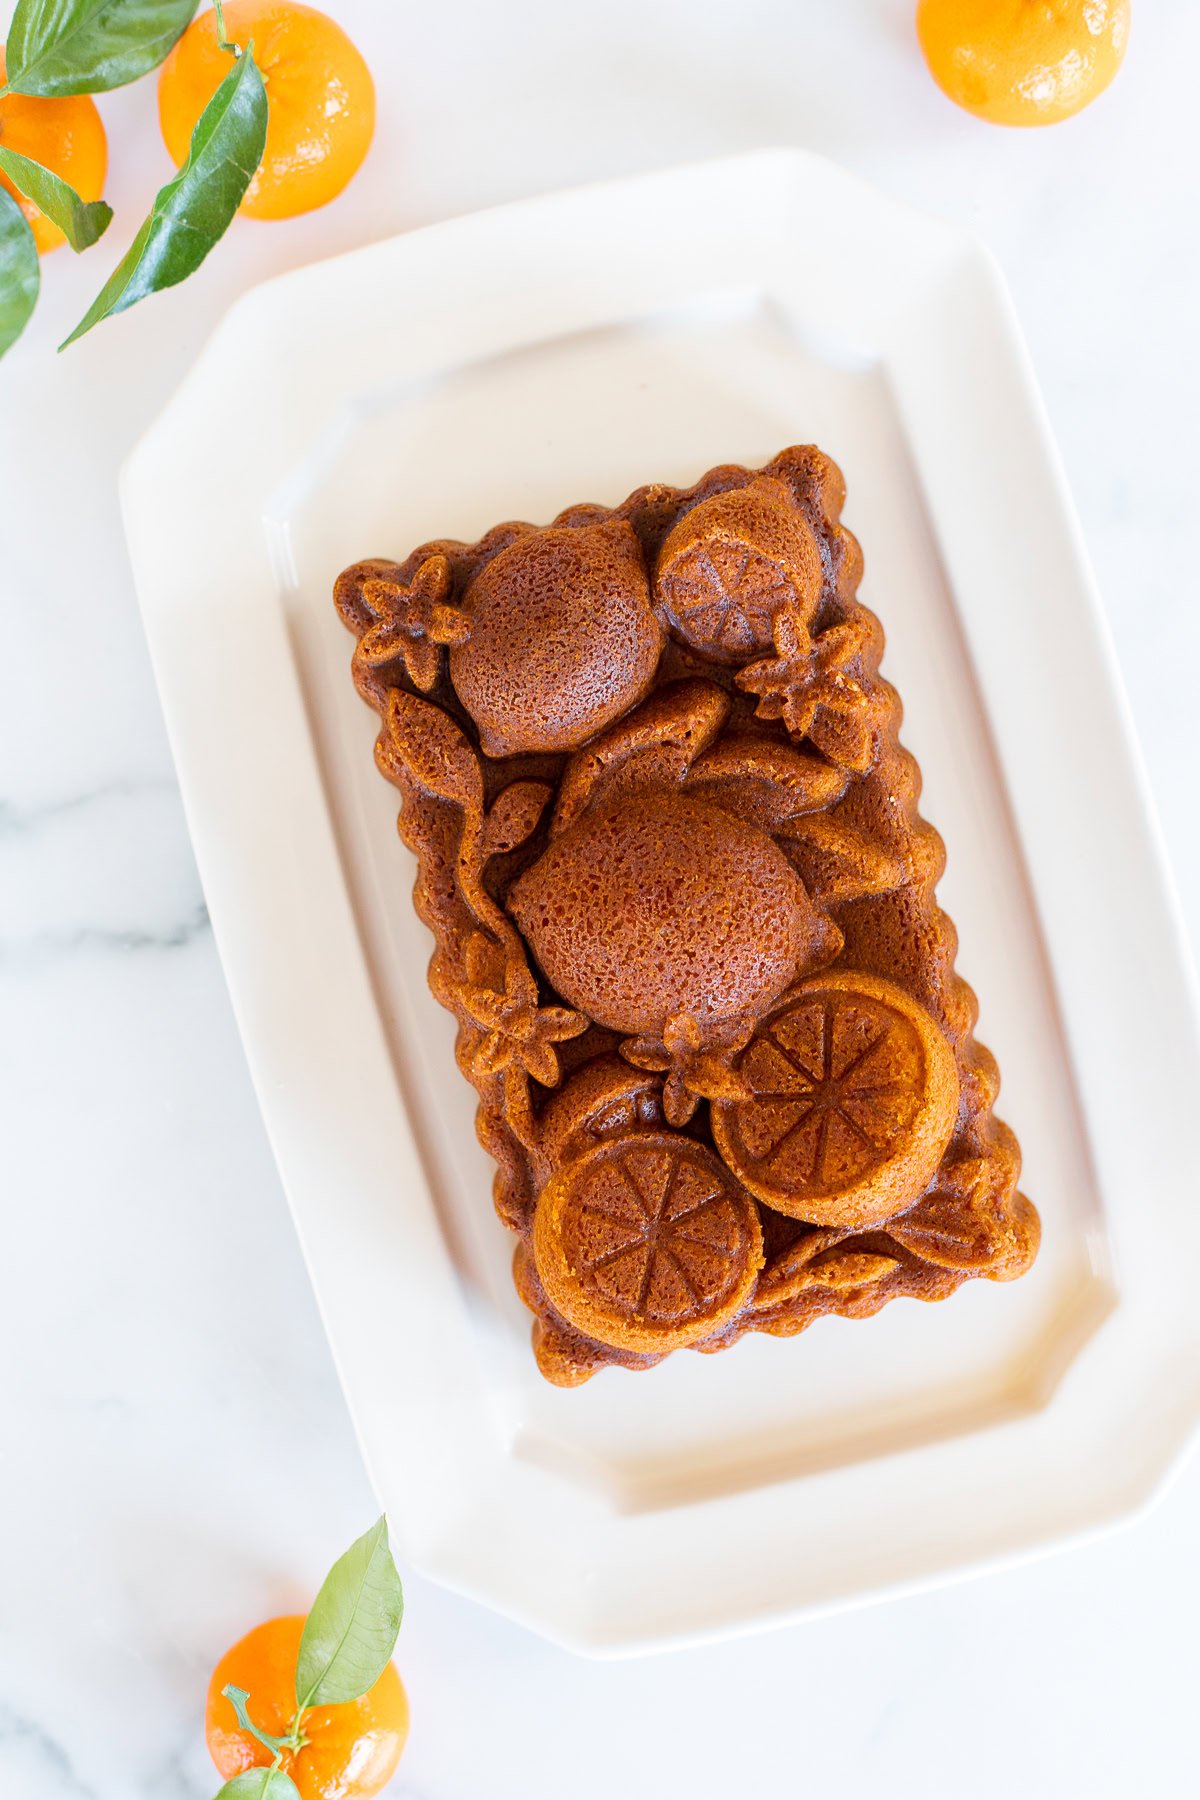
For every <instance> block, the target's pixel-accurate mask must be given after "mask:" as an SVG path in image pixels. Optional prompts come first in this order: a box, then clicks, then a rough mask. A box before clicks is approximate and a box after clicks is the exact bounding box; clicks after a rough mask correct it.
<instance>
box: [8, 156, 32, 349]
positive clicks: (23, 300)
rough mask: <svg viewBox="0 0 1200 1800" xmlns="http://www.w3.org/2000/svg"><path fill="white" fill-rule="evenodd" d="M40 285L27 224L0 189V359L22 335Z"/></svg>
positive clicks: (15, 206)
mask: <svg viewBox="0 0 1200 1800" xmlns="http://www.w3.org/2000/svg"><path fill="white" fill-rule="evenodd" d="M40 282H41V271H40V269H39V268H38V253H37V245H36V244H35V243H34V241H33V233H32V231H30V229H29V224H28V221H27V220H26V217H25V214H24V213H23V212H22V211H21V209H20V207H19V206H18V205H17V203H16V201H15V200H14V199H13V197H12V195H11V194H10V193H9V192H8V190H7V188H0V356H3V355H4V352H5V351H6V350H8V349H10V348H11V347H12V345H13V344H15V343H16V341H17V339H18V338H19V337H20V335H21V333H22V332H23V331H24V329H25V326H26V324H27V323H28V320H29V315H30V313H31V312H32V311H33V309H34V307H35V306H36V304H37V297H38V286H39V284H40Z"/></svg>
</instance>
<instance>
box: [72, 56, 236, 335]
mask: <svg viewBox="0 0 1200 1800" xmlns="http://www.w3.org/2000/svg"><path fill="white" fill-rule="evenodd" d="M266 141H267V91H266V89H265V87H264V86H263V78H262V75H261V74H260V73H259V70H258V66H257V64H256V63H255V61H254V53H253V46H251V47H250V48H249V49H248V50H247V51H246V52H245V53H244V54H243V55H242V56H239V57H238V59H237V61H236V62H235V63H234V65H233V67H232V68H231V69H230V71H229V73H228V75H227V76H226V77H225V79H224V81H223V82H222V83H221V85H220V87H219V88H218V89H217V91H216V93H215V94H214V95H213V97H212V99H211V100H210V101H209V103H208V105H207V106H206V107H205V109H204V111H203V112H202V113H201V114H200V117H199V118H198V119H197V121H196V129H195V130H194V131H193V133H192V142H191V148H190V149H189V151H188V159H187V161H186V162H185V163H184V165H183V167H182V169H180V171H179V173H178V175H176V176H175V178H174V180H172V181H169V182H168V183H167V185H166V187H164V188H161V189H160V190H159V192H158V194H157V195H156V196H155V200H154V205H153V207H152V208H151V210H150V217H149V218H148V219H146V220H145V222H144V223H143V225H142V227H141V230H140V231H139V232H138V234H137V236H136V237H135V238H134V240H133V243H132V244H131V245H130V247H129V250H128V253H127V254H126V256H125V259H124V261H123V262H122V263H121V264H120V266H119V267H118V268H116V269H115V270H114V271H113V273H112V274H111V275H110V276H109V278H108V280H107V282H106V283H105V285H104V287H103V288H102V289H101V290H100V292H99V293H98V294H97V296H96V298H95V300H94V301H93V302H92V304H91V307H90V308H89V310H88V312H87V313H86V314H85V315H84V317H83V318H82V319H81V320H80V322H79V324H78V325H77V326H76V327H75V329H74V331H73V332H72V333H71V335H70V337H69V338H66V339H64V341H63V342H62V343H61V344H60V345H59V349H60V350H65V349H66V347H67V345H68V344H73V343H74V342H75V339H76V338H80V337H82V336H83V334H84V332H85V331H90V330H91V329H92V326H93V325H98V324H99V322H100V320H101V319H107V318H109V317H110V316H111V315H112V314H113V313H119V312H124V311H125V309H126V307H129V306H133V305H134V304H135V303H136V302H137V301H139V300H144V299H145V298H146V296H147V295H148V294H157V293H160V292H161V291H162V289H163V288H169V287H174V286H175V284H176V282H179V281H186V280H187V277H188V276H189V275H191V274H194V272H195V271H196V270H197V269H198V268H199V267H200V264H201V263H202V262H203V261H204V259H205V257H206V256H207V255H208V253H209V251H210V250H211V249H212V247H213V245H214V244H215V243H216V241H217V239H218V238H219V237H220V236H221V235H222V233H223V232H224V231H225V230H226V229H227V228H228V226H229V224H230V222H231V220H232V219H233V215H234V214H235V213H236V211H237V209H238V206H239V204H240V202H241V198H242V195H243V194H244V193H245V191H246V189H247V188H248V187H249V185H250V182H251V180H252V178H253V175H254V171H255V170H256V169H257V167H258V165H259V163H260V162H261V161H262V153H263V146H264V145H265V143H266Z"/></svg>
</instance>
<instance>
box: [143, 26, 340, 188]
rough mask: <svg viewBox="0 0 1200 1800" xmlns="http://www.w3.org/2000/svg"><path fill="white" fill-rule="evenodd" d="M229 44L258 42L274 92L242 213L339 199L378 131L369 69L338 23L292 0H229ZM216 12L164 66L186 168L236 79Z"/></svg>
mask: <svg viewBox="0 0 1200 1800" xmlns="http://www.w3.org/2000/svg"><path fill="white" fill-rule="evenodd" d="M224 14H225V29H226V32H227V34H228V38H229V40H230V41H231V42H233V43H237V44H241V45H249V44H250V43H253V45H254V60H255V62H256V63H257V64H258V66H259V68H260V69H261V70H262V76H263V80H264V82H265V83H266V90H267V147H266V150H265V152H264V154H263V159H262V162H261V163H260V164H259V166H258V169H257V171H256V173H255V175H254V178H253V180H252V181H251V183H250V186H249V187H248V188H247V190H246V194H245V198H244V199H243V201H242V204H241V211H242V212H243V213H246V214H248V215H249V216H250V217H251V218H254V219H289V218H291V217H292V216H293V214H295V213H302V212H311V211H312V209H313V208H314V207H317V206H324V205H325V204H326V202H327V201H329V200H332V199H334V198H335V197H336V196H337V195H338V194H340V193H341V191H342V189H343V188H344V187H345V186H346V184H347V182H348V181H349V180H350V179H351V177H352V176H353V175H354V174H355V173H356V172H357V170H358V168H359V166H360V164H361V163H362V160H363V158H364V157H365V156H366V154H367V151H368V150H369V149H370V146H371V138H372V136H373V134H374V131H375V86H374V83H373V82H372V80H371V71H370V70H369V69H368V68H367V65H366V63H365V62H364V61H363V59H362V57H361V56H360V55H359V53H358V51H357V50H356V49H355V47H354V45H353V44H352V43H351V42H350V39H349V38H348V37H347V36H346V33H345V32H344V31H343V30H342V28H341V26H340V25H339V24H337V23H336V21H335V20H333V19H331V18H328V17H327V16H326V14H325V13H322V12H317V11H316V9H315V8H314V7H311V6H300V5H296V4H293V0H231V3H230V4H229V5H227V6H226V7H225V8H224ZM230 55H231V53H230V51H228V50H223V49H222V48H221V45H220V42H219V41H218V32H217V24H216V14H215V13H212V12H206V13H202V14H201V15H200V17H199V18H198V19H195V20H193V22H192V23H191V25H189V26H188V29H187V30H186V31H185V32H184V34H183V36H182V37H181V38H180V40H179V42H178V43H177V44H176V46H175V48H174V49H173V50H172V52H171V54H170V55H169V56H168V57H167V60H166V61H165V62H164V64H163V66H162V72H161V74H160V75H159V78H158V116H159V123H160V124H161V126H162V134H163V138H164V140H165V142H166V146H167V149H168V150H169V151H170V153H171V156H172V158H173V160H174V161H175V162H176V163H177V164H179V165H182V164H183V162H184V161H185V159H186V157H187V153H188V145H189V143H190V141H191V135H192V131H193V129H194V127H195V124H196V121H197V119H198V118H199V117H200V114H201V113H202V112H203V111H204V108H205V107H206V106H207V104H208V102H209V101H210V100H211V98H212V96H213V94H214V93H215V92H216V90H217V88H218V87H219V86H220V84H221V82H222V81H223V80H224V78H225V76H226V75H228V73H229V67H230Z"/></svg>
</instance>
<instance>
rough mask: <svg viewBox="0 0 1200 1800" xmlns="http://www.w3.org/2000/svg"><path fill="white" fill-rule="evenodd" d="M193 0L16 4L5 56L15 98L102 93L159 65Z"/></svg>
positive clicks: (26, 0)
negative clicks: (18, 95)
mask: <svg viewBox="0 0 1200 1800" xmlns="http://www.w3.org/2000/svg"><path fill="white" fill-rule="evenodd" d="M195 10H196V0H17V10H16V11H15V12H14V14H13V20H12V24H11V25H10V26H9V31H8V43H7V45H6V46H5V54H6V56H7V58H8V88H9V91H10V92H11V93H14V94H42V95H45V96H47V97H52V98H59V97H61V96H62V95H64V94H102V93H107V91H108V89H109V88H116V87H124V85H125V83H126V82H128V81H136V80H137V78H138V76H139V75H145V74H148V72H149V71H150V70H151V69H155V68H157V67H158V65H159V63H160V62H161V61H162V60H163V58H164V57H165V56H166V54H167V52H168V51H169V50H170V49H171V46H172V45H173V44H174V43H175V41H176V39H177V38H179V37H180V36H181V35H182V33H183V31H184V29H185V27H186V26H187V23H188V20H189V19H190V18H191V16H192V14H193V13H194V12H195Z"/></svg>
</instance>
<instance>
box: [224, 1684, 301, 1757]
mask: <svg viewBox="0 0 1200 1800" xmlns="http://www.w3.org/2000/svg"><path fill="white" fill-rule="evenodd" d="M221 1693H222V1695H223V1697H224V1698H225V1699H226V1700H228V1702H229V1704H230V1706H232V1708H233V1710H234V1712H235V1713H236V1714H237V1722H238V1724H239V1725H240V1726H241V1728H242V1730H243V1731H248V1732H249V1733H250V1736H251V1737H252V1738H257V1739H258V1741H259V1743H260V1744H261V1745H262V1747H263V1749H264V1750H269V1751H270V1752H271V1755H272V1756H274V1755H275V1754H276V1752H277V1751H279V1750H283V1749H285V1748H286V1747H287V1739H286V1738H281V1737H272V1736H271V1733H270V1732H269V1731H263V1730H262V1728H261V1727H260V1726H258V1725H256V1724H255V1723H254V1720H253V1719H252V1718H251V1717H250V1714H249V1713H248V1712H247V1711H246V1702H247V1700H249V1698H250V1695H249V1692H248V1691H247V1689H246V1688H240V1687H234V1686H233V1684H232V1682H227V1683H226V1685H225V1686H224V1687H223V1688H222V1689H221Z"/></svg>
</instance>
